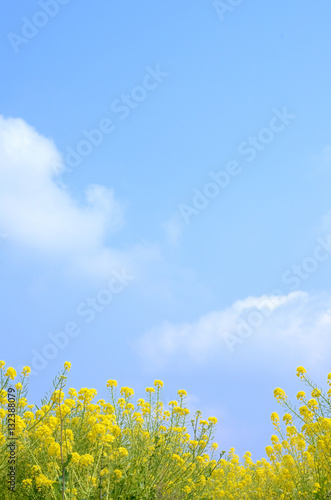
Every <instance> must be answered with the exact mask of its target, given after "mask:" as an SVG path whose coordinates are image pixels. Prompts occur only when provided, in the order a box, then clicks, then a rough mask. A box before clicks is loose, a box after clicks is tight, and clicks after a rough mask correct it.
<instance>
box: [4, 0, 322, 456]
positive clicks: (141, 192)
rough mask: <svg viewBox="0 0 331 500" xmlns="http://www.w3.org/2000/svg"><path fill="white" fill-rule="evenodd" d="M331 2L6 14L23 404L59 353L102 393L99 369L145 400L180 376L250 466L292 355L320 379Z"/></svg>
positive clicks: (16, 352)
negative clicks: (26, 382) (249, 455)
mask: <svg viewBox="0 0 331 500" xmlns="http://www.w3.org/2000/svg"><path fill="white" fill-rule="evenodd" d="M235 4H236V6H235ZM330 14H331V6H330V3H329V2H326V1H321V2H319V3H318V4H316V5H312V3H311V2H308V1H303V2H300V5H295V4H294V3H293V4H292V3H291V4H289V3H288V2H285V1H284V0H280V1H279V2H277V4H273V3H270V4H268V5H266V3H265V2H262V1H258V0H251V1H248V0H243V1H242V2H240V1H237V2H233V1H232V2H231V1H230V0H228V1H225V2H218V3H217V2H213V1H209V0H208V1H206V0H205V1H203V2H196V3H193V2H188V1H187V0H184V1H182V2H175V1H172V0H170V1H168V2H166V3H162V4H161V3H156V4H153V5H152V4H151V3H150V2H140V3H139V5H136V4H134V3H132V2H128V1H125V0H124V1H122V2H120V4H119V3H118V4H117V5H113V4H112V3H110V2H106V1H105V0H100V2H98V4H97V5H92V4H91V2H88V1H86V0H82V1H81V2H79V3H78V2H74V1H73V0H69V1H67V0H61V2H60V1H59V0H52V1H51V0H49V1H46V0H45V1H44V2H43V1H40V2H35V1H32V0H28V1H24V2H23V1H17V2H15V5H9V4H8V5H6V6H5V7H4V8H3V16H2V17H1V20H0V31H1V44H0V55H1V57H0V60H1V63H0V64H1V72H2V75H3V77H2V78H1V80H0V89H1V107H0V115H1V119H0V200H1V201H0V234H1V239H0V271H1V285H0V301H1V306H2V307H1V323H2V354H1V358H3V359H5V360H6V361H7V363H8V364H9V365H13V366H16V367H17V368H19V367H21V366H23V365H27V364H28V365H32V366H35V376H33V377H32V378H31V388H30V394H31V398H32V399H38V398H40V397H41V395H42V394H43V393H44V392H45V391H46V390H48V389H49V387H50V384H51V379H52V377H53V376H54V374H55V373H56V372H57V371H58V370H59V369H60V368H61V367H62V364H63V362H64V361H66V360H69V361H71V362H72V365H73V368H72V372H71V374H70V377H71V379H70V380H71V382H70V383H71V385H72V386H76V387H80V386H90V387H95V388H97V389H98V390H99V391H100V394H104V392H105V390H104V387H105V381H106V380H107V379H108V378H116V379H118V381H119V384H120V385H129V386H132V387H134V388H135V390H136V393H137V394H139V396H140V395H142V393H143V390H144V388H145V387H146V386H149V385H150V384H151V383H152V382H153V380H154V379H155V378H162V379H163V380H164V382H165V390H164V397H165V399H168V398H169V400H170V399H172V398H173V396H174V394H175V391H176V390H177V389H180V388H185V389H186V390H187V391H188V393H189V405H190V407H191V408H192V410H195V409H197V408H199V409H201V410H202V411H203V412H204V413H206V416H209V415H215V416H217V417H218V419H219V430H218V435H217V438H218V441H219V444H220V446H221V449H228V448H229V447H230V446H234V447H235V448H236V450H237V451H238V453H239V454H240V455H242V454H243V453H244V452H245V451H247V450H250V451H252V452H253V457H254V458H255V459H258V458H259V457H261V456H263V455H264V447H265V446H266V445H267V444H269V437H270V435H271V434H272V426H271V423H270V420H269V417H270V414H271V412H272V411H275V410H280V408H278V405H277V403H276V401H275V400H274V399H273V395H272V393H273V389H274V388H275V387H277V386H281V387H283V388H284V389H285V390H287V391H288V393H289V395H292V398H294V396H295V393H296V390H297V389H298V388H299V387H301V385H300V383H299V381H298V379H296V377H295V369H296V366H298V365H304V366H306V368H307V369H308V370H309V373H310V375H311V377H312V378H314V379H315V380H316V381H317V382H319V383H321V384H322V383H323V381H324V379H325V375H326V374H327V373H328V371H330V365H329V366H328V354H329V352H330V340H329V337H330V326H331V286H330V279H329V276H330V270H331V259H330V257H331V202H330V195H329V194H330V181H331V139H330V134H331V125H330V114H331V104H330V99H329V95H330V90H329V89H330V79H331V74H330V65H329V61H330V51H331V42H330V37H329V25H330ZM215 178H216V179H217V180H218V183H217V181H215ZM293 266H295V267H293ZM68 332H69V333H68ZM54 339H55V340H54ZM54 342H55V343H56V342H57V343H58V346H57V347H56V345H55V344H54ZM52 346H53V347H52ZM45 352H46V357H45ZM36 353H37V354H36ZM36 356H37V357H38V359H39V361H37V360H36ZM47 356H48V358H49V359H47ZM41 357H42V359H41ZM50 358H51V359H50ZM207 414H208V415H207Z"/></svg>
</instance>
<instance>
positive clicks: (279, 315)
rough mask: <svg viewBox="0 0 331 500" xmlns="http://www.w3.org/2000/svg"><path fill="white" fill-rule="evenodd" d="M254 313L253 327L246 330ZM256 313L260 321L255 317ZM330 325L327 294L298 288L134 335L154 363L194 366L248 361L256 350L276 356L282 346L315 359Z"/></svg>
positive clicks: (323, 351)
mask: <svg viewBox="0 0 331 500" xmlns="http://www.w3.org/2000/svg"><path fill="white" fill-rule="evenodd" d="M257 313H258V314H257ZM254 315H255V317H256V326H255V327H252V328H251V329H250V330H248V329H247V325H249V326H253V321H254V319H253V316H254ZM258 315H260V318H262V321H261V320H259V321H257V319H258ZM330 326H331V297H324V296H323V297H322V296H318V297H312V296H309V295H308V294H307V293H304V292H292V293H289V294H288V295H281V296H277V295H264V296H261V297H247V298H246V299H244V300H239V301H236V302H234V303H233V304H232V305H231V306H230V307H228V308H226V309H223V310H220V311H213V312H209V313H207V314H205V315H203V316H201V317H199V318H197V319H196V320H195V321H192V322H183V323H180V324H174V323H163V324H161V325H158V326H156V327H154V328H152V329H151V330H150V331H148V332H146V333H145V334H144V335H143V336H142V337H141V338H140V339H139V341H138V344H137V348H138V351H139V352H140V354H141V356H142V357H143V358H144V359H148V361H149V362H150V363H153V364H156V365H158V366H160V365H166V364H168V363H169V362H173V361H174V359H179V358H181V359H182V360H183V359H185V360H188V362H190V363H193V364H194V365H195V364H199V365H203V364H206V363H208V362H210V361H211V360H213V359H217V360H218V363H221V362H222V361H224V360H229V359H234V358H235V357H239V358H242V359H245V358H246V359H249V361H250V363H252V362H254V359H255V358H256V356H257V355H258V356H259V357H260V356H261V355H262V354H263V355H264V356H265V359H269V358H270V356H271V355H272V359H275V360H276V359H277V357H278V356H279V357H281V355H282V354H281V353H282V352H283V351H284V346H286V351H288V352H289V355H290V354H291V353H292V355H293V356H294V357H297V355H298V356H300V355H303V356H306V357H307V356H308V357H309V360H310V361H311V362H312V363H315V362H318V360H321V359H324V357H325V356H326V352H327V348H328V347H329V345H330V335H329V332H330ZM229 339H230V340H229ZM231 339H232V340H233V339H236V340H235V344H236V346H235V347H236V348H235V349H229V345H230V346H231V347H233V342H232V344H231ZM229 342H230V344H229ZM278 359H279V358H278Z"/></svg>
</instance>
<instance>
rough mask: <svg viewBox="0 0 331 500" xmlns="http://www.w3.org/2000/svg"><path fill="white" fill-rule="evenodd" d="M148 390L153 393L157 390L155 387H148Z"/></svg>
mask: <svg viewBox="0 0 331 500" xmlns="http://www.w3.org/2000/svg"><path fill="white" fill-rule="evenodd" d="M146 392H150V393H153V392H155V389H154V387H146Z"/></svg>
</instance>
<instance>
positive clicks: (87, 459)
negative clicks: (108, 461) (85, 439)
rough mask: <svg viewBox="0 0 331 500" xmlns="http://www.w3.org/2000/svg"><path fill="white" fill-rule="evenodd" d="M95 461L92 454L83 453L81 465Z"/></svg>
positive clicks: (80, 460) (87, 464)
mask: <svg viewBox="0 0 331 500" xmlns="http://www.w3.org/2000/svg"><path fill="white" fill-rule="evenodd" d="M93 462H94V458H93V457H92V455H89V454H88V453H87V454H86V455H82V456H81V457H80V459H79V465H86V466H89V465H92V464H93Z"/></svg>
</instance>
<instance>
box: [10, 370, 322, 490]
mask: <svg viewBox="0 0 331 500" xmlns="http://www.w3.org/2000/svg"><path fill="white" fill-rule="evenodd" d="M0 367H1V368H0V374H1V393H0V421H1V432H0V445H1V460H0V471H1V472H0V498H1V499H3V500H5V499H11V498H16V499H19V500H21V499H22V500H23V499H31V500H39V499H40V500H41V499H67V500H69V499H70V500H92V499H113V500H117V499H123V500H124V499H128V500H129V499H130V500H134V499H136V500H149V499H168V500H180V499H199V500H200V499H206V500H214V499H219V498H220V499H222V498H223V499H226V500H234V499H238V500H239V499H240V500H243V499H261V500H267V499H270V500H271V499H275V500H276V499H277V500H278V499H280V500H282V499H329V498H331V432H330V431H331V403H330V396H331V389H330V388H328V390H327V391H324V392H323V390H322V389H320V388H318V387H316V386H315V384H313V383H312V381H311V380H310V379H309V378H308V377H307V375H306V371H305V369H304V368H303V367H298V368H297V376H299V377H300V378H301V379H302V382H303V384H304V387H303V388H304V389H305V390H304V391H300V392H299V393H298V394H297V406H298V407H297V406H296V405H294V404H292V403H291V402H290V401H289V400H288V398H287V396H286V394H285V392H284V391H283V390H282V389H280V388H277V389H275V391H274V395H275V397H276V399H277V401H278V402H279V403H280V405H281V406H282V408H283V410H284V411H283V412H282V416H279V415H278V414H277V413H272V415H271V420H272V424H273V427H274V435H272V436H271V445H270V446H267V447H266V454H267V457H268V459H265V458H262V459H261V460H258V461H257V462H256V463H254V462H253V461H252V459H251V455H250V453H249V452H247V453H246V454H245V455H244V456H243V457H242V459H241V460H240V459H239V457H238V456H237V455H236V454H235V450H234V449H230V451H229V452H228V453H226V452H224V451H222V452H221V453H220V452H219V451H218V446H217V444H216V443H215V442H214V441H213V438H214V433H215V426H216V424H217V419H216V417H209V418H203V416H202V415H201V413H200V412H196V413H195V414H194V415H190V411H189V409H188V408H187V406H186V392H185V391H184V390H179V391H178V393H177V396H176V399H174V400H173V401H170V402H167V403H164V402H163V401H162V387H163V382H162V381H161V380H155V381H154V384H153V386H152V387H148V388H147V389H146V394H145V397H144V398H140V399H135V397H134V391H133V389H131V388H129V387H122V388H120V389H118V388H117V382H116V381H115V380H108V381H107V387H108V391H109V397H108V398H107V401H105V400H103V399H98V398H97V391H96V390H95V389H88V388H82V389H80V390H79V391H76V390H75V389H73V388H68V387H67V385H68V384H67V377H68V372H69V370H70V363H69V362H66V363H65V365H64V368H63V370H62V372H61V373H59V374H58V375H57V377H56V378H55V380H54V382H53V389H52V391H51V392H50V393H49V394H48V395H47V396H46V397H45V398H44V399H43V400H42V402H41V404H40V405H39V406H37V405H34V404H30V403H29V402H28V399H27V389H28V380H29V373H30V368H29V367H24V368H23V371H22V373H21V375H20V376H19V377H17V374H16V371H15V369H14V368H12V367H9V368H7V369H6V367H5V363H4V362H3V361H0ZM327 382H328V384H329V385H330V384H331V374H329V375H328V379H327Z"/></svg>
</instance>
